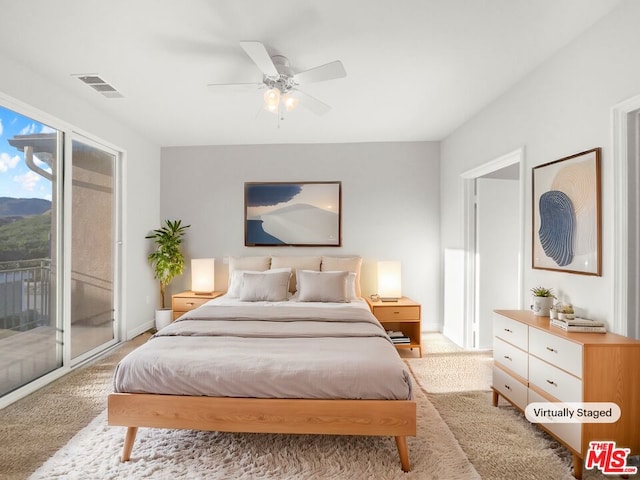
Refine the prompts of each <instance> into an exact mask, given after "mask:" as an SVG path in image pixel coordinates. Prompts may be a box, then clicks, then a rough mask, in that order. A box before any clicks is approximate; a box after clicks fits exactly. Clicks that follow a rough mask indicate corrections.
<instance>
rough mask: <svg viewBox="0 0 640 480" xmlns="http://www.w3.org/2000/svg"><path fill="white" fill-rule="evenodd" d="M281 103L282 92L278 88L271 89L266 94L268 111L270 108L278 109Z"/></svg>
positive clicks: (265, 102) (265, 99)
mask: <svg viewBox="0 0 640 480" xmlns="http://www.w3.org/2000/svg"><path fill="white" fill-rule="evenodd" d="M279 103H280V90H278V89H277V88H270V89H269V90H267V91H266V92H264V104H265V107H267V109H269V107H275V108H276V109H277V108H278V104H279Z"/></svg>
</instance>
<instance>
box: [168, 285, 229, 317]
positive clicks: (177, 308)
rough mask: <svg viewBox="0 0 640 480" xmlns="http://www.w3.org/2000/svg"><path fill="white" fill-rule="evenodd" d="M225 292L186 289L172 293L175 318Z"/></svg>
mask: <svg viewBox="0 0 640 480" xmlns="http://www.w3.org/2000/svg"><path fill="white" fill-rule="evenodd" d="M223 293H224V292H211V293H195V292H192V291H186V292H182V293H176V294H175V295H172V296H171V309H172V310H173V319H174V320H175V319H176V318H178V317H179V316H181V315H183V314H184V313H187V312H189V311H191V310H193V309H194V308H197V307H199V306H200V305H203V304H205V303H207V302H208V301H209V300H211V299H213V298H216V297H219V296H220V295H222V294H223Z"/></svg>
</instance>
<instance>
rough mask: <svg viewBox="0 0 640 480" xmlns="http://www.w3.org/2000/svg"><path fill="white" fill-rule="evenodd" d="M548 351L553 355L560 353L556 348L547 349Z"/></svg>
mask: <svg viewBox="0 0 640 480" xmlns="http://www.w3.org/2000/svg"><path fill="white" fill-rule="evenodd" d="M547 350H549V351H550V352H553V353H558V350H556V349H555V348H551V347H547Z"/></svg>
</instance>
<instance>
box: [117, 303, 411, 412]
mask: <svg viewBox="0 0 640 480" xmlns="http://www.w3.org/2000/svg"><path fill="white" fill-rule="evenodd" d="M114 389H115V391H116V392H129V393H158V394H170V395H205V396H216V397H254V398H322V399H389V400H391V399H393V400H399V399H410V398H411V397H412V393H411V377H410V375H409V372H408V370H407V368H406V366H405V364H404V362H402V360H401V359H400V357H399V356H398V353H397V352H396V350H395V348H394V347H393V345H392V344H391V342H390V341H389V339H388V337H387V336H386V333H385V331H384V329H383V328H382V326H381V325H380V323H379V322H378V321H377V320H376V318H375V317H374V316H373V315H372V314H371V313H370V312H369V311H367V310H365V309H363V308H353V307H340V306H336V307H335V308H326V307H322V308H319V307H312V306H309V307H306V306H300V305H299V304H298V305H296V306H280V305H278V306H267V307H265V306H264V305H247V306H221V305H205V306H202V307H200V308H197V309H195V310H193V311H191V312H189V313H187V314H185V315H184V316H182V317H181V318H180V319H179V320H177V321H176V322H174V323H172V324H171V325H169V326H168V327H166V328H164V329H162V330H161V331H160V332H158V333H157V334H156V335H154V336H153V337H152V338H151V339H150V340H149V341H148V342H147V343H146V344H144V345H142V346H141V347H139V348H138V349H136V350H134V351H133V352H132V353H130V354H129V355H127V356H126V357H125V358H124V359H123V360H122V361H121V362H120V363H119V364H118V366H117V367H116V371H115V375H114Z"/></svg>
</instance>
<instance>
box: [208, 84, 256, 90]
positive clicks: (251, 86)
mask: <svg viewBox="0 0 640 480" xmlns="http://www.w3.org/2000/svg"><path fill="white" fill-rule="evenodd" d="M264 86H265V84H264V83H255V82H254V83H209V84H207V87H213V88H217V87H222V88H237V89H245V90H250V89H256V90H258V89H260V88H262V87H264Z"/></svg>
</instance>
